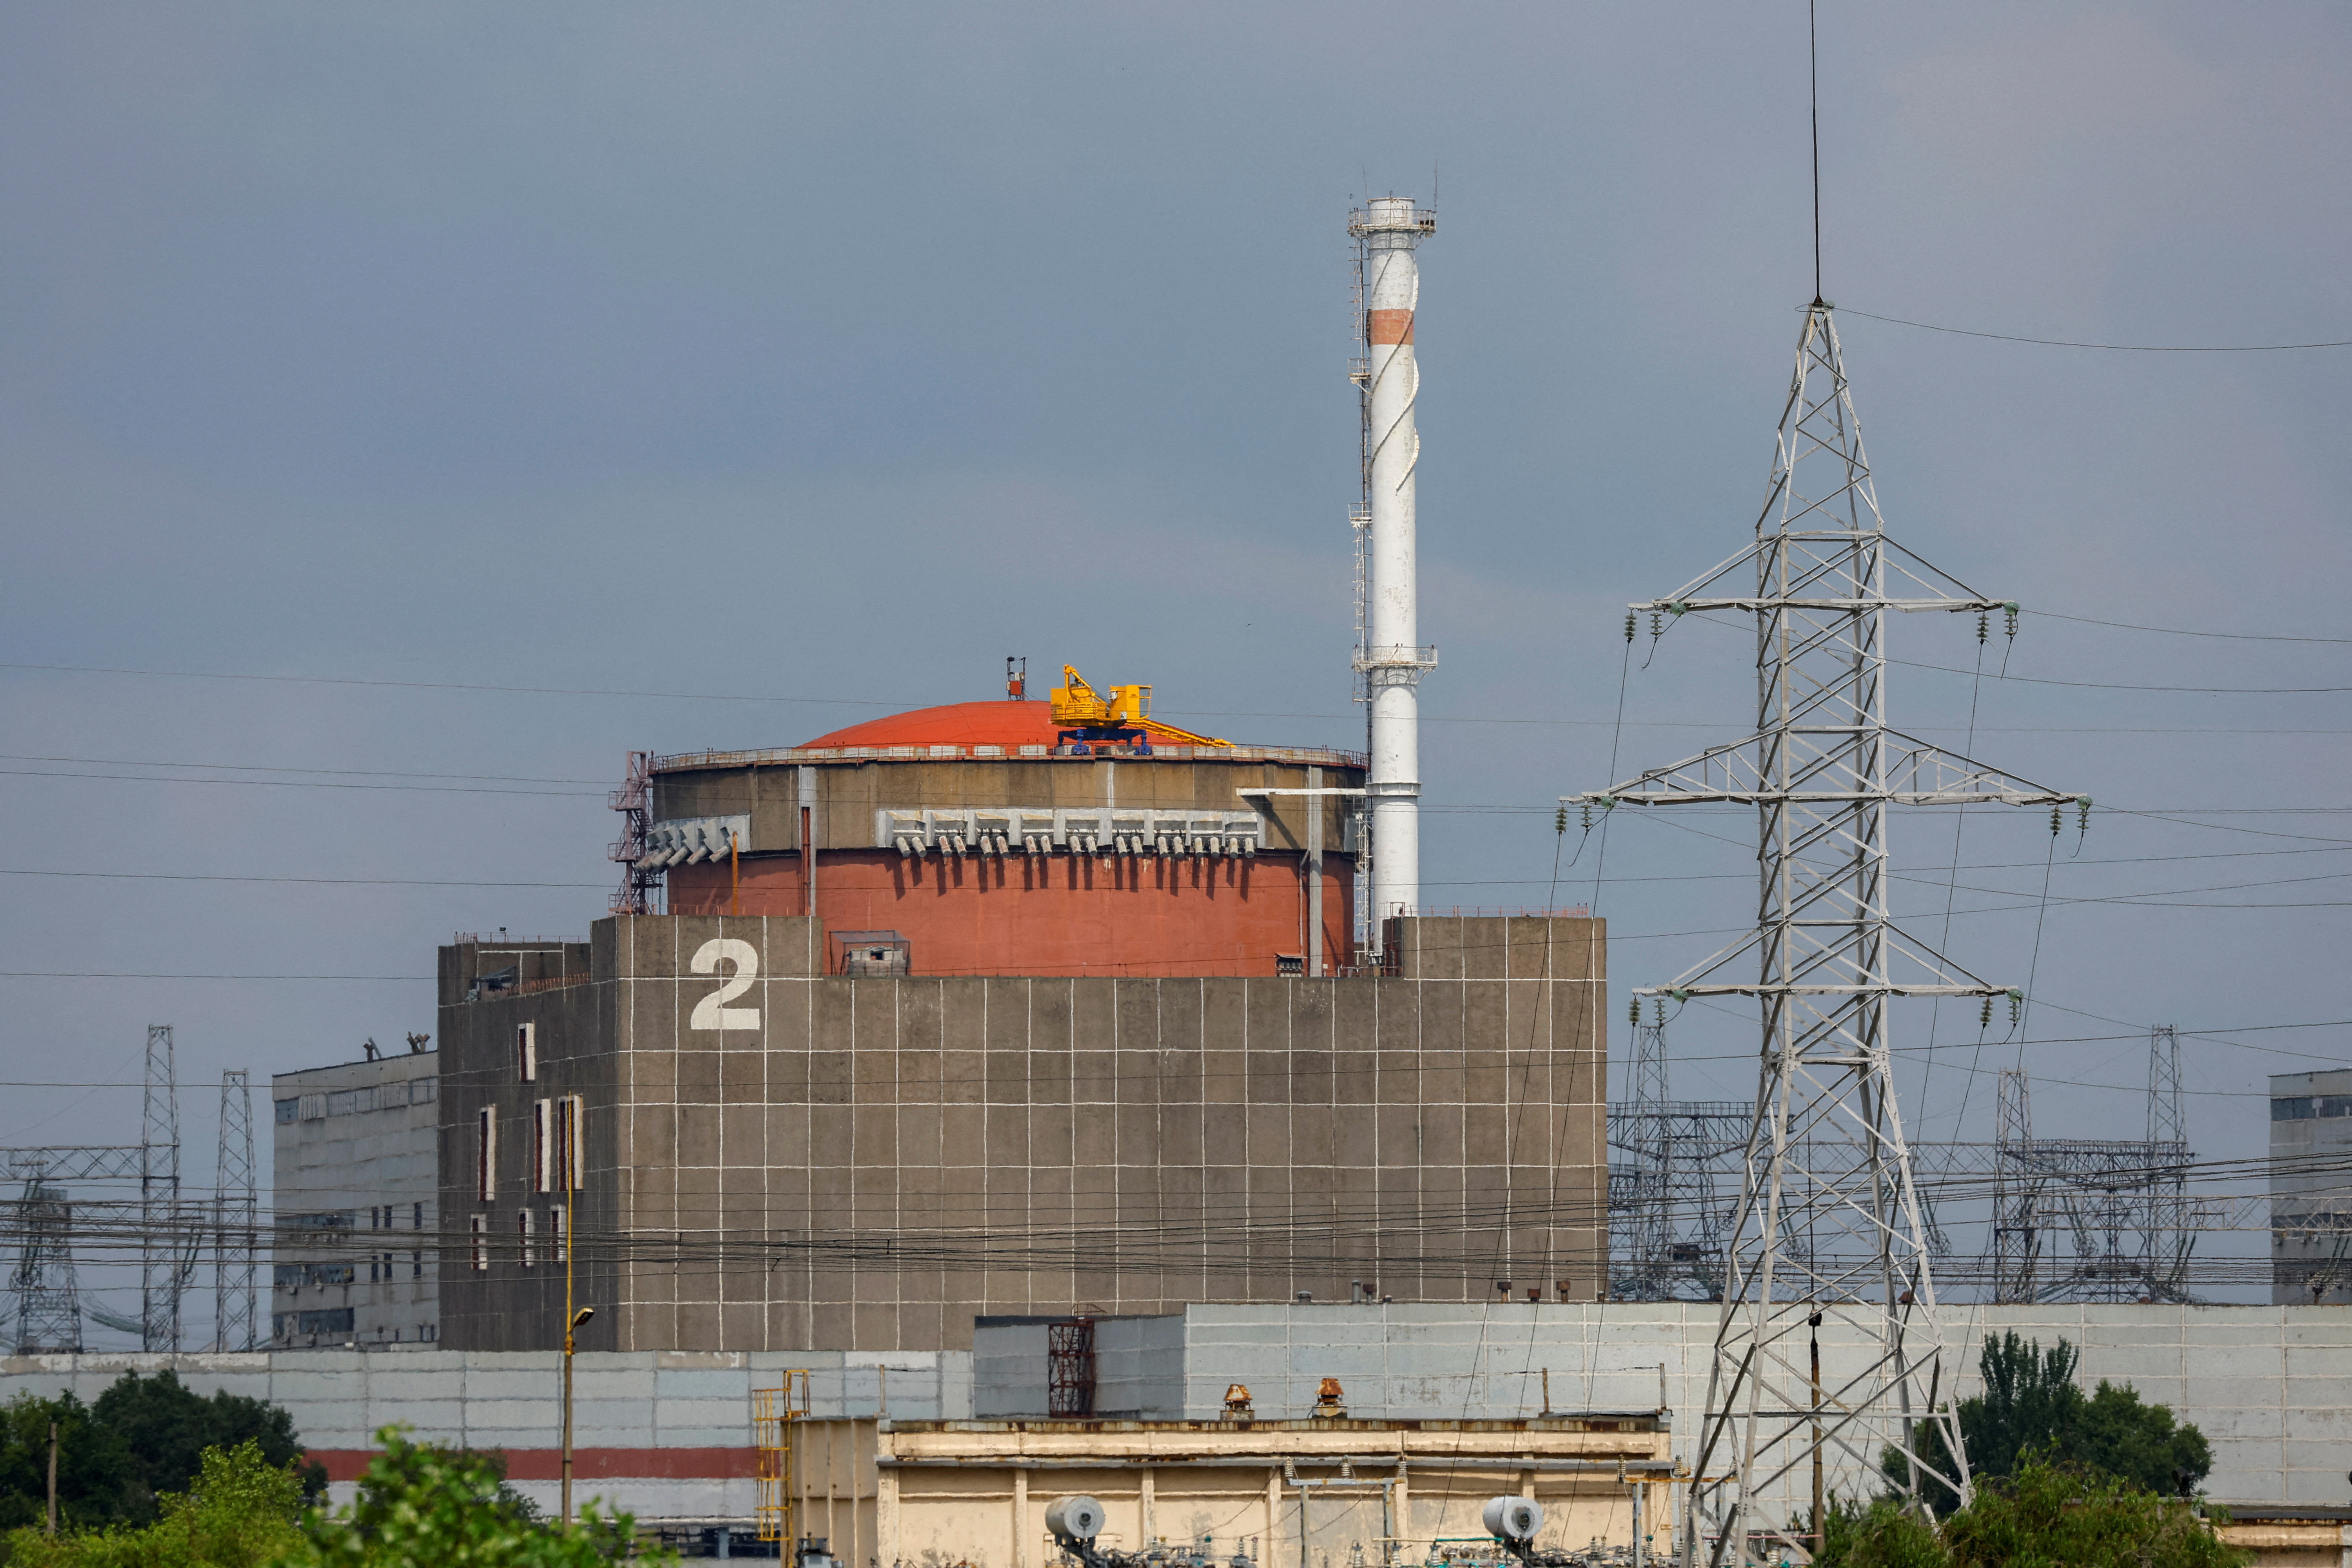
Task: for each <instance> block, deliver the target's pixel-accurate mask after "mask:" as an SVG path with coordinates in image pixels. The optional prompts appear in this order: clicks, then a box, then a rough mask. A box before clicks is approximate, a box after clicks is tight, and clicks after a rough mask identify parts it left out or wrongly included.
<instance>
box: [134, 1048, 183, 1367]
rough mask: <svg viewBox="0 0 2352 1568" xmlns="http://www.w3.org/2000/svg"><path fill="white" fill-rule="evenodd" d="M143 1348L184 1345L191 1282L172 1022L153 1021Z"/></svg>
mask: <svg viewBox="0 0 2352 1568" xmlns="http://www.w3.org/2000/svg"><path fill="white" fill-rule="evenodd" d="M139 1142H140V1147H141V1154H140V1165H139V1235H140V1241H139V1253H140V1257H139V1325H140V1327H139V1348H140V1349H141V1350H143V1351H176V1350H178V1349H179V1348H180V1293H181V1290H182V1289H183V1288H184V1286H185V1284H186V1282H187V1281H186V1275H185V1273H184V1270H183V1268H182V1266H181V1257H180V1253H181V1237H180V1234H179V1233H180V1228H181V1226H180V1220H181V1215H180V1075H179V1068H178V1067H177V1065H176V1063H175V1062H174V1061H173V1052H172V1026H171V1025H169V1024H150V1025H149V1026H147V1089H146V1098H145V1102H144V1109H143V1114H142V1119H141V1128H140V1139H139Z"/></svg>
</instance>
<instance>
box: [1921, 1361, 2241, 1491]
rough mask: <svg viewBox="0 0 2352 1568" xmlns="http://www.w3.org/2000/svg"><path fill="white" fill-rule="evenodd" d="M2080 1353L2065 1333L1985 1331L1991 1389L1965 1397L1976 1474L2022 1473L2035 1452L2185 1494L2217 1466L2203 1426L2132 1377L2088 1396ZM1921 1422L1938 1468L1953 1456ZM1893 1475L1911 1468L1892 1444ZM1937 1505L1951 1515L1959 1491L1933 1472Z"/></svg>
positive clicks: (1926, 1455)
mask: <svg viewBox="0 0 2352 1568" xmlns="http://www.w3.org/2000/svg"><path fill="white" fill-rule="evenodd" d="M2081 1360H2082V1358H2081V1355H2080V1353H2079V1352H2076V1350H2075V1349H2074V1346H2073V1345H2070V1344H2068V1343H2067V1342H2065V1341H2064V1340H2063V1339H2062V1340H2060V1341H2059V1342H2057V1343H2056V1344H2055V1345H2053V1346H2052V1347H2051V1348H2050V1349H2048V1350H2046V1351H2045V1350H2043V1349H2042V1345H2041V1343H2040V1342H2039V1341H2032V1340H2021V1339H2020V1338H2019V1337H2018V1336H2017V1335H2016V1334H2015V1333H2013V1332H2012V1333H2007V1334H2003V1335H2001V1336H2000V1338H1999V1339H1994V1338H1991V1337H1990V1336H1987V1338H1986V1340H1985V1342H1984V1349H1983V1352H1982V1353H1981V1354H1980V1355H1979V1359H1978V1367H1979V1370H1980V1371H1981V1373H1983V1376H1984V1392H1983V1393H1982V1394H1978V1395H1976V1396H1974V1397H1972V1398H1969V1399H1963V1400H1961V1401H1960V1405H1959V1412H1958V1414H1959V1420H1960V1440H1961V1441H1962V1442H1963V1443H1965V1444H1967V1445H1968V1450H1969V1476H1970V1478H1971V1479H1975V1480H1978V1481H1983V1480H1989V1479H2000V1478H2001V1477H2004V1476H2011V1475H2015V1474H2016V1473H2017V1472H2018V1469H2019V1468H2020V1466H2021V1465H2022V1464H2024V1463H2025V1462H2026V1461H2027V1460H2029V1459H2031V1458H2046V1459H2053V1460H2058V1461H2061V1462H2064V1463H2070V1464H2078V1465H2088V1466H2090V1467H2092V1468H2096V1469H2099V1470H2104V1471H2105V1472H2106V1473H2108V1474H2109V1475H2113V1476H2117V1477H2120V1478H2122V1479H2125V1480H2127V1481H2130V1482H2132V1483H2133V1484H2134V1485H2136V1486H2139V1487H2143V1488H2145V1489H2147V1490H2149V1491H2152V1492H2158V1493H2163V1494H2167V1495H2173V1494H2179V1495H2186V1494H2187V1493H2188V1492H2189V1491H2190V1490H2192V1489H2194V1488H2195V1487H2196V1485H2197V1483H2198V1482H2200V1481H2201V1480H2203V1479H2205V1476H2206V1473H2207V1472H2208V1471H2210V1469H2211V1468H2213V1452H2212V1448H2211V1447H2210V1445H2208V1444H2207V1443H2206V1441H2205V1436H2204V1434H2202V1433H2201V1432H2200V1431H2198V1430H2197V1428H2196V1427H2194V1426H2189V1425H2187V1424H2186V1423H2181V1424H2178V1425H2176V1424H2175V1422H2174V1420H2173V1416H2172V1412H2171V1411H2170V1410H2168V1409H2167V1408H2166V1407H2165V1406H2163V1405H2148V1404H2145V1403H2143V1402H2142V1401H2141V1399H2140V1396H2139V1394H2138V1393H2137V1391H2136V1390H2135V1389H2133V1388H2132V1387H2131V1386H2130V1385H2129V1384H2111V1383H2107V1382H2105V1381H2102V1382H2101V1383H2100V1384H2099V1386H2098V1388H2097V1389H2096V1390H2095V1392H2094V1393H2092V1394H2090V1395H2088V1396H2087V1397H2086V1396H2085V1395H2084V1393H2083V1391H2082V1389H2081V1387H2080V1386H2079V1385H2077V1384H2076V1383H2075V1382H2074V1372H2075V1369H2076V1367H2077V1366H2078V1365H2080V1363H2081ZM1920 1430H1921V1443H1920V1458H1922V1459H1923V1460H1925V1461H1926V1462H1927V1465H1928V1466H1929V1467H1930V1468H1932V1469H1936V1470H1942V1471H1948V1470H1949V1468H1950V1467H1951V1460H1950V1458H1949V1456H1948V1455H1947V1454H1946V1452H1945V1451H1944V1444H1943V1438H1942V1436H1941V1434H1940V1433H1939V1432H1938V1431H1937V1429H1936V1428H1934V1427H1932V1426H1928V1427H1923V1428H1921V1429H1920ZM1882 1468H1884V1469H1885V1472H1886V1477H1887V1479H1888V1480H1889V1481H1891V1482H1893V1483H1894V1484H1895V1486H1897V1487H1898V1488H1901V1487H1905V1486H1907V1484H1908V1473H1909V1472H1908V1468H1907V1467H1906V1464H1905V1463H1904V1461H1903V1458H1902V1457H1901V1456H1900V1455H1899V1454H1896V1453H1895V1452H1893V1451H1892V1450H1890V1451H1889V1452H1888V1453H1887V1454H1886V1455H1885V1458H1884V1460H1883V1461H1882ZM1925 1490H1926V1492H1927V1501H1928V1503H1929V1504H1930V1505H1931V1506H1932V1507H1933V1508H1934V1509H1935V1510H1936V1511H1937V1513H1938V1514H1948V1513H1950V1512H1951V1511H1952V1510H1953V1509H1954V1508H1955V1507H1957V1506H1958V1503H1959V1498H1958V1496H1957V1495H1956V1494H1955V1493H1954V1492H1953V1491H1952V1490H1951V1489H1949V1488H1948V1487H1946V1486H1943V1485H1942V1484H1940V1483H1938V1482H1936V1481H1933V1480H1930V1481H1928V1482H1927V1486H1926V1488H1925Z"/></svg>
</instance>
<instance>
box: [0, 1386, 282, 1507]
mask: <svg viewBox="0 0 2352 1568" xmlns="http://www.w3.org/2000/svg"><path fill="white" fill-rule="evenodd" d="M51 1422H55V1423H56V1424H57V1427H58V1524H59V1525H60V1527H62V1528H72V1529H78V1530H80V1529H91V1528H95V1527H98V1526H102V1525H109V1524H147V1523H151V1522H152V1521H154V1520H155V1518H156V1517H157V1508H158V1502H157V1500H158V1499H160V1498H162V1497H163V1496H164V1495H165V1494H167V1493H173V1492H183V1491H185V1490H187V1489H189V1488H190V1487H191V1486H193V1485H194V1484H195V1482H196V1480H197V1479H198V1478H199V1476H201V1475H202V1473H203V1466H204V1454H205V1450H206V1449H207V1448H236V1447H238V1446H240V1445H241V1444H244V1443H247V1442H251V1443H253V1444H254V1445H256V1451H257V1452H258V1453H259V1454H260V1456H261V1459H262V1462H263V1463H264V1464H266V1465H268V1466H269V1467H271V1468H285V1467H286V1466H287V1465H288V1464H289V1463H299V1461H300V1459H301V1457H302V1444H301V1439H300V1438H299V1437H298V1436H296V1435H295V1431H294V1418H293V1416H292V1415H289V1413H288V1412H287V1411H286V1409H285V1408H284V1407H283V1406H281V1405H270V1404H267V1403H265V1402H263V1401H261V1400H258V1399H248V1398H246V1397H243V1396H242V1395H238V1394H226V1393H222V1394H214V1395H213V1396H212V1397H211V1398H209V1399H207V1398H205V1397H204V1396H203V1395H201V1394H195V1393H193V1392H192V1391H190V1390H189V1389H188V1388H187V1387H186V1386H185V1385H184V1384H182V1383H181V1382H180V1380H179V1378H178V1377H177V1376H176V1375H174V1374H173V1373H169V1372H162V1373H156V1374H155V1375H154V1376H152V1377H142V1376H141V1375H140V1374H139V1373H135V1372H129V1373H123V1374H122V1376H121V1378H119V1379H118V1380H116V1382H115V1383H114V1384H112V1385H111V1386H110V1387H109V1388H108V1389H107V1390H106V1391H105V1392H104V1393H102V1394H100V1395H99V1396H98V1398H97V1399H96V1400H95V1401H93V1402H92V1403H90V1404H89V1405H84V1404H82V1403H81V1401H80V1400H79V1399H77V1398H75V1397H74V1396H73V1394H71V1393H65V1394H57V1395H55V1396H54V1397H52V1398H48V1399H41V1398H37V1397H35V1396H34V1395H32V1394H18V1395H17V1396H16V1398H15V1399H13V1400H11V1401H9V1403H8V1405H7V1406H6V1407H5V1410H0V1530H13V1529H16V1528H17V1527H19V1526H23V1525H36V1524H41V1523H44V1522H45V1521H46V1520H47V1514H48V1485H49V1424H50V1423H51ZM298 1473H299V1475H300V1477H301V1479H302V1485H303V1489H304V1490H305V1491H306V1493H307V1494H308V1495H310V1496H311V1497H313V1498H316V1497H320V1496H323V1495H324V1494H325V1491H326V1485H327V1472H326V1471H325V1469H324V1468H321V1467H320V1466H317V1465H300V1466H299V1472H298Z"/></svg>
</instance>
